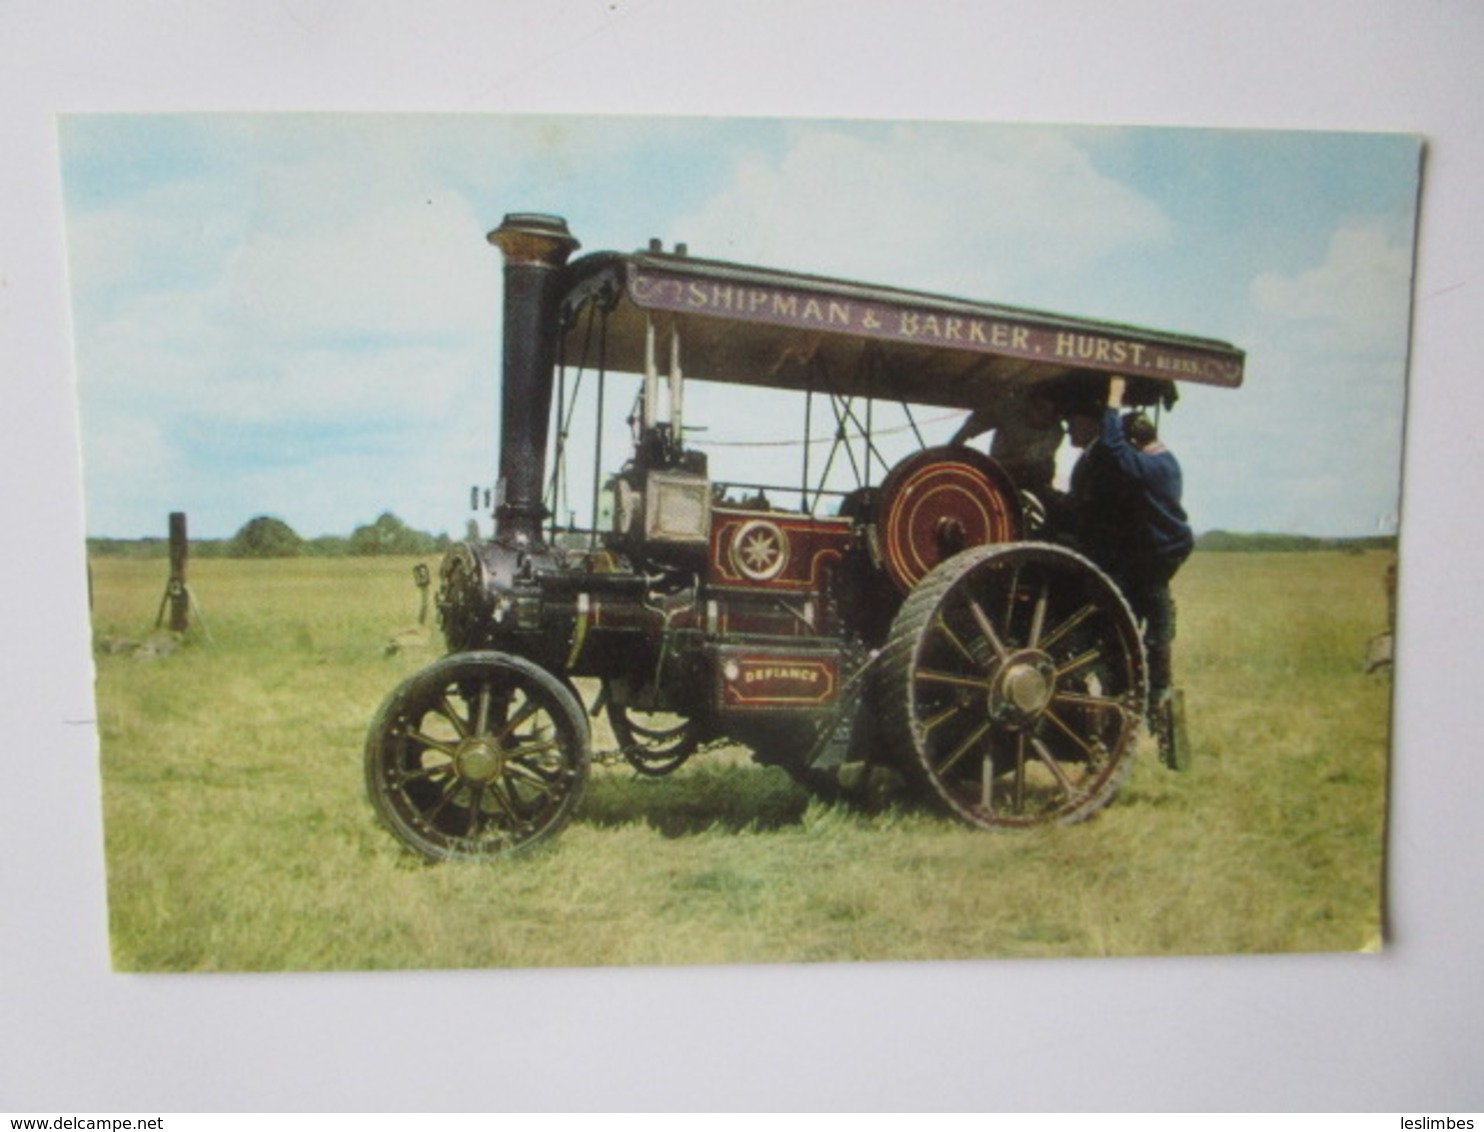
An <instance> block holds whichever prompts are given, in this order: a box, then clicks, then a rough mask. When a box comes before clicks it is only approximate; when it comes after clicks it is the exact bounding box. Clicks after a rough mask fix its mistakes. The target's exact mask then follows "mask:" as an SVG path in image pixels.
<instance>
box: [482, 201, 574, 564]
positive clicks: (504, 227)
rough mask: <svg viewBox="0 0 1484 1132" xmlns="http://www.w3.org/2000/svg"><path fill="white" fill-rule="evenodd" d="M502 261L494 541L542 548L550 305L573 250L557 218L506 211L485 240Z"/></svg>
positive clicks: (552, 334)
mask: <svg viewBox="0 0 1484 1132" xmlns="http://www.w3.org/2000/svg"><path fill="white" fill-rule="evenodd" d="M489 242H490V243H492V244H494V245H495V246H496V247H497V248H499V249H500V251H501V252H503V253H504V256H505V381H504V388H503V391H502V393H501V399H500V489H501V490H500V504H499V506H498V507H497V508H496V509H495V537H496V538H497V539H499V540H500V541H501V542H505V543H507V544H514V545H517V546H522V545H527V544H530V543H539V542H540V541H541V520H542V519H543V518H545V517H546V509H545V507H544V506H543V505H542V502H541V493H542V485H543V483H544V481H545V478H546V434H547V430H548V428H549V427H550V417H551V372H552V367H553V365H554V364H555V362H556V329H557V328H556V321H557V310H556V298H557V283H558V280H559V279H560V275H561V268H562V267H563V265H565V264H566V262H567V257H568V256H569V255H571V254H572V252H573V251H574V250H575V249H576V248H577V247H578V243H577V241H576V240H575V239H574V238H573V237H572V233H570V232H569V231H567V222H566V221H565V220H563V219H562V218H561V217H560V216H546V215H543V214H541V213H533V212H512V213H509V214H507V215H506V217H505V219H504V221H503V222H502V223H501V224H500V226H499V227H498V228H496V229H495V230H494V231H493V232H491V233H490V234H489Z"/></svg>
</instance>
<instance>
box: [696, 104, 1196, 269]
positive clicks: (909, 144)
mask: <svg viewBox="0 0 1484 1132" xmlns="http://www.w3.org/2000/svg"><path fill="white" fill-rule="evenodd" d="M882 129H883V134H884V136H883V137H881V138H879V139H878V138H869V137H866V136H864V135H863V134H862V133H861V132H860V131H858V130H850V131H845V130H840V129H832V128H831V127H829V126H809V127H799V128H797V129H795V130H794V131H793V134H792V137H791V144H790V146H789V148H788V151H787V152H786V153H785V154H784V155H783V156H782V158H781V159H779V160H777V161H771V160H768V159H766V158H764V157H763V156H761V155H754V156H751V157H749V158H746V159H743V160H741V161H739V162H738V163H737V165H736V168H735V170H734V174H733V178H732V182H731V183H730V184H729V185H728V186H727V187H726V188H724V189H723V190H722V191H721V192H719V193H717V194H716V195H715V196H714V197H713V198H712V199H711V200H710V201H709V202H708V203H707V204H706V205H705V206H704V207H703V208H702V209H700V210H699V211H698V212H696V213H695V214H694V215H692V216H689V217H687V218H684V219H682V220H679V221H677V222H676V223H675V224H674V225H673V228H672V232H673V234H674V237H675V238H677V239H686V240H688V241H689V243H690V246H691V248H692V250H693V251H694V252H695V253H696V254H698V255H711V256H717V257H719V258H735V259H740V260H743V261H751V262H759V263H768V264H774V265H778V266H792V267H796V268H801V269H805V270H826V269H827V270H828V271H829V272H830V273H838V274H843V275H850V276H854V277H859V278H861V279H865V280H868V281H873V282H890V283H896V284H899V285H903V286H912V287H919V288H925V289H936V290H943V291H949V292H953V293H959V294H964V295H968V296H985V297H987V296H994V295H999V294H1003V293H1008V292H1015V291H1021V290H1029V289H1033V288H1035V287H1038V286H1039V285H1040V284H1041V282H1042V281H1043V280H1044V279H1045V278H1047V277H1065V276H1067V275H1069V274H1075V273H1076V272H1078V271H1079V270H1082V269H1084V268H1085V267H1087V266H1088V265H1090V264H1093V263H1095V262H1097V261H1098V260H1100V259H1102V258H1103V257H1105V256H1107V255H1108V254H1110V253H1112V252H1114V251H1117V250H1122V249H1125V248H1128V247H1131V246H1137V245H1140V244H1146V243H1163V242H1165V241H1167V240H1168V239H1169V236H1170V225H1169V223H1168V221H1167V220H1166V218H1165V217H1164V216H1163V215H1162V214H1161V212H1160V211H1159V209H1158V208H1157V207H1156V206H1155V205H1154V204H1153V203H1152V202H1150V201H1149V200H1147V199H1146V198H1144V197H1142V196H1140V195H1139V194H1138V193H1136V192H1135V191H1133V190H1132V189H1130V188H1129V187H1128V186H1127V185H1123V184H1120V183H1119V182H1117V181H1115V180H1112V179H1111V178H1109V177H1106V176H1104V175H1103V174H1101V173H1099V172H1098V170H1097V169H1096V167H1095V166H1094V165H1093V163H1092V161H1091V159H1090V158H1089V157H1088V155H1087V153H1086V152H1085V151H1084V150H1082V149H1081V148H1079V147H1078V146H1077V145H1076V144H1075V143H1073V142H1072V141H1070V140H1069V139H1068V138H1067V137H1065V136H1064V135H1062V134H1059V133H1056V132H1053V131H1042V130H1035V129H1026V130H1023V131H997V132H996V133H995V134H994V135H993V138H994V143H995V144H994V145H993V146H988V145H984V144H982V143H983V142H984V141H985V137H986V136H985V135H984V134H982V133H977V132H974V131H969V130H964V129H959V128H955V127H952V126H941V125H939V126H932V125H927V126H922V125H903V126H896V127H891V128H889V129H888V128H886V127H883V128H882ZM975 141H978V142H979V143H981V144H980V145H979V147H977V148H976V147H975V146H974V145H973V143H974V142H975Z"/></svg>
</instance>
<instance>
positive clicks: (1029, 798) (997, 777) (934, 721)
mask: <svg viewBox="0 0 1484 1132" xmlns="http://www.w3.org/2000/svg"><path fill="white" fill-rule="evenodd" d="M882 660H883V668H882V675H883V677H884V680H885V686H884V688H883V692H882V696H883V700H884V703H883V706H882V712H883V722H884V724H885V728H886V735H887V737H888V741H890V742H892V743H893V744H894V745H895V747H896V749H897V750H898V751H900V752H901V754H902V757H903V758H904V760H905V762H906V763H907V769H908V771H909V773H911V774H913V775H915V776H916V777H917V779H918V780H919V781H920V782H921V783H923V785H924V786H925V787H926V788H927V790H928V792H929V795H930V796H931V797H932V798H934V799H935V800H936V801H938V802H939V803H940V804H942V805H943V806H945V807H946V808H947V809H949V810H950V811H951V812H952V813H954V814H956V815H957V816H959V817H961V818H963V819H964V820H966V821H969V822H971V823H973V824H974V825H979V826H985V827H990V828H1013V827H1023V826H1032V825H1040V824H1047V823H1069V822H1075V821H1080V820H1081V819H1083V818H1086V817H1088V816H1089V815H1090V814H1092V813H1093V812H1095V811H1096V810H1097V809H1099V808H1100V807H1101V806H1103V805H1105V804H1106V803H1107V802H1108V800H1109V799H1110V798H1112V796H1113V794H1114V793H1115V792H1116V791H1117V789H1118V785H1119V783H1120V782H1121V780H1122V778H1123V776H1124V774H1125V773H1126V772H1127V770H1128V766H1129V760H1130V757H1131V755H1132V753H1133V741H1134V738H1135V735H1136V733H1137V728H1138V723H1139V721H1140V720H1141V719H1142V717H1143V707H1144V679H1145V676H1144V651H1143V645H1142V643H1141V641H1140V639H1139V633H1138V628H1137V626H1136V624H1135V622H1134V619H1133V615H1132V614H1131V613H1130V612H1129V609H1128V606H1127V604H1126V603H1125V602H1124V600H1123V597H1122V595H1121V594H1119V592H1118V590H1117V589H1116V588H1115V587H1114V585H1113V584H1112V583H1111V582H1110V581H1109V580H1108V579H1107V577H1106V576H1104V575H1103V574H1102V573H1101V572H1100V571H1099V570H1098V569H1097V568H1096V567H1095V566H1093V565H1092V563H1090V562H1088V561H1087V560H1086V559H1085V558H1082V557H1081V556H1080V555H1077V554H1074V553H1072V552H1071V551H1068V550H1065V549H1063V548H1061V547H1056V546H1051V545H1045V544H1039V543H1019V544H1015V545H1010V546H987V547H977V548H975V549H972V550H967V551H964V552H963V553H961V554H959V555H957V556H955V557H954V558H951V559H949V560H948V561H946V562H944V563H942V564H941V565H939V566H938V567H936V568H935V569H934V570H933V571H932V572H931V573H929V574H928V575H927V576H926V577H925V578H923V580H922V582H921V583H920V584H919V585H918V586H917V588H916V589H914V590H913V592H912V593H911V594H910V595H909V596H908V598H907V601H906V602H905V603H904V604H903V606H902V609H901V611H900V612H899V613H898V614H897V618H896V620H895V622H894V623H893V625H892V631H891V636H890V638H889V639H888V642H887V645H886V649H885V655H884V656H883V658H882Z"/></svg>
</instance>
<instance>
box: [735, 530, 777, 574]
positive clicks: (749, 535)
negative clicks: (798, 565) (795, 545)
mask: <svg viewBox="0 0 1484 1132" xmlns="http://www.w3.org/2000/svg"><path fill="white" fill-rule="evenodd" d="M787 550H788V544H787V542H786V541H785V535H784V533H783V532H782V531H781V530H779V529H778V527H776V526H774V525H773V524H772V523H769V522H767V521H765V520H762V519H755V520H753V521H752V522H750V523H747V524H746V525H744V526H743V527H742V529H741V530H739V531H738V532H737V536H736V539H735V540H734V541H733V543H732V554H733V557H734V558H735V560H736V563H737V567H738V569H740V570H741V571H742V573H743V574H744V575H746V576H747V577H749V578H751V579H752V580H753V581H756V582H765V581H767V580H768V579H770V578H774V577H777V575H778V574H779V573H781V572H782V570H783V565H784V560H785V558H786V556H787Z"/></svg>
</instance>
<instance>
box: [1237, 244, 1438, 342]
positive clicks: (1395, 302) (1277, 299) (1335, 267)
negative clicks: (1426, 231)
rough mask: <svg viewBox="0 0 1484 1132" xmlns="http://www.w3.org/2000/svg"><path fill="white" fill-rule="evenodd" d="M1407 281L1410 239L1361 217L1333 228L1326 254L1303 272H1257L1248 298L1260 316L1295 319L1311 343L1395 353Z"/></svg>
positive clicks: (1409, 279)
mask: <svg viewBox="0 0 1484 1132" xmlns="http://www.w3.org/2000/svg"><path fill="white" fill-rule="evenodd" d="M1411 282H1412V248H1411V246H1410V243H1408V242H1405V241H1401V240H1396V239H1393V238H1392V237H1391V236H1390V234H1389V233H1388V232H1387V231H1386V229H1385V228H1384V227H1383V226H1382V225H1381V224H1380V223H1358V224H1351V225H1347V226H1345V227H1341V228H1338V229H1337V230H1336V231H1335V233H1334V235H1333V236H1332V237H1331V238H1330V242H1329V247H1328V249H1327V250H1326V254H1325V258H1324V261H1323V262H1322V263H1319V264H1316V265H1315V266H1314V267H1311V268H1310V269H1308V270H1307V271H1302V272H1299V273H1298V274H1296V275H1279V274H1276V273H1271V272H1269V273H1264V274H1262V275H1259V276H1257V277H1256V278H1255V279H1254V280H1253V281H1252V302H1253V306H1254V308H1255V309H1256V310H1257V312H1258V313H1259V314H1260V315H1263V316H1265V317H1266V318H1269V319H1272V320H1274V321H1275V322H1278V323H1286V324H1289V325H1291V326H1300V327H1301V328H1302V332H1303V334H1304V336H1305V339H1306V341H1308V342H1309V343H1311V344H1312V345H1313V347H1314V348H1316V349H1321V350H1328V351H1342V352H1345V353H1351V354H1359V353H1369V352H1376V351H1383V352H1387V353H1400V352H1401V351H1402V350H1403V349H1405V346H1406V337H1405V336H1406V329H1407V327H1406V321H1405V318H1404V317H1401V316H1404V315H1405V312H1406V311H1407V309H1408V296H1409V293H1410V287H1411Z"/></svg>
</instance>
